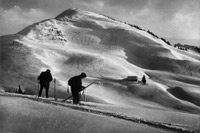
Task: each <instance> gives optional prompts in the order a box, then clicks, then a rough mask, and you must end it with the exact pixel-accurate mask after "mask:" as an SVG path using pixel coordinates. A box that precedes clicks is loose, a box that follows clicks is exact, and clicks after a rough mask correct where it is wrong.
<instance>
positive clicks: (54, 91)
mask: <svg viewBox="0 0 200 133" xmlns="http://www.w3.org/2000/svg"><path fill="white" fill-rule="evenodd" d="M53 81H54V99H55V101H56V100H57V97H56V79H55V78H54V80H53Z"/></svg>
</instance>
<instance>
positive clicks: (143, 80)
mask: <svg viewBox="0 0 200 133" xmlns="http://www.w3.org/2000/svg"><path fill="white" fill-rule="evenodd" d="M142 83H143V84H144V85H145V84H146V78H145V75H143V77H142Z"/></svg>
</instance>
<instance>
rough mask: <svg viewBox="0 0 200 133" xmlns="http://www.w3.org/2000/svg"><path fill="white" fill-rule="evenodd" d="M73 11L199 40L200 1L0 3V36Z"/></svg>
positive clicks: (32, 0) (16, 0)
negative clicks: (103, 15)
mask: <svg viewBox="0 0 200 133" xmlns="http://www.w3.org/2000/svg"><path fill="white" fill-rule="evenodd" d="M74 7H75V8H79V9H82V10H88V11H93V12H96V13H101V14H105V15H107V16H110V17H113V18H115V19H117V20H121V21H125V22H128V23H130V24H134V25H138V26H140V27H141V28H144V29H146V30H150V31H152V32H154V33H155V34H157V35H158V36H160V37H173V38H186V39H200V0H0V35H6V34H12V33H16V32H18V31H20V30H21V29H23V28H24V27H26V26H28V25H30V24H32V23H34V22H38V21H41V20H44V19H48V18H53V17H55V16H57V15H58V14H60V13H61V12H62V11H64V10H66V9H68V8H74Z"/></svg>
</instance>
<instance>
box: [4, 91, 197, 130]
mask: <svg viewBox="0 0 200 133" xmlns="http://www.w3.org/2000/svg"><path fill="white" fill-rule="evenodd" d="M0 96H10V97H19V98H27V99H29V100H33V101H36V102H41V103H45V104H51V105H55V106H61V107H64V108H70V109H74V110H78V111H83V112H87V113H92V114H97V115H102V116H107V117H114V118H117V119H122V120H126V121H130V122H134V123H141V124H145V125H148V126H152V127H155V128H160V129H164V130H170V131H175V132H181V133H197V131H196V130H193V129H188V128H184V127H181V126H180V125H177V124H171V123H163V122H156V121H150V120H145V119H142V118H136V117H133V116H127V115H124V114H119V113H113V112H108V111H104V110H97V109H95V107H96V106H95V105H90V104H81V105H73V104H70V103H66V102H61V101H54V100H52V99H46V98H38V97H33V96H27V95H20V94H11V93H0Z"/></svg>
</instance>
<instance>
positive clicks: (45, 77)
mask: <svg viewBox="0 0 200 133" xmlns="http://www.w3.org/2000/svg"><path fill="white" fill-rule="evenodd" d="M52 79H53V78H52V75H51V71H50V70H49V69H47V70H46V71H45V72H41V73H40V75H39V76H38V80H39V83H40V90H39V93H38V97H40V96H41V94H42V90H43V88H45V89H46V98H48V97H49V83H50V82H51V81H52Z"/></svg>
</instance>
